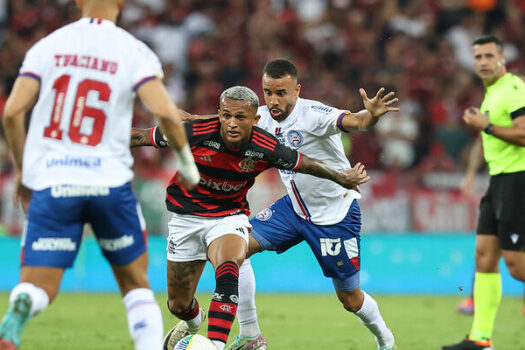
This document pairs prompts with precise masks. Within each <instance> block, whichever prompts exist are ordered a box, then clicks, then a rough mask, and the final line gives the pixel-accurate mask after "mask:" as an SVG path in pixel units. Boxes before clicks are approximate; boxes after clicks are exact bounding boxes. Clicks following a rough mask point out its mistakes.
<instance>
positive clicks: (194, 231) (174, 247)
mask: <svg viewBox="0 0 525 350" xmlns="http://www.w3.org/2000/svg"><path fill="white" fill-rule="evenodd" d="M251 228H252V225H250V221H249V220H248V217H247V216H246V215H244V214H239V215H232V216H225V217H220V218H207V217H202V216H195V215H182V214H177V213H173V217H172V218H171V220H170V222H169V223H168V242H167V243H168V244H167V247H166V252H167V257H168V261H194V260H207V255H206V249H207V248H208V246H209V245H210V244H211V242H213V241H214V240H216V239H217V238H219V237H222V236H225V235H228V234H233V235H237V236H239V237H241V238H243V239H244V240H245V241H246V246H248V240H249V235H250V231H251Z"/></svg>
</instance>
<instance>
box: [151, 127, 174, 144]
mask: <svg viewBox="0 0 525 350" xmlns="http://www.w3.org/2000/svg"><path fill="white" fill-rule="evenodd" d="M149 137H150V139H151V144H152V145H153V146H154V147H156V148H164V147H168V146H169V145H170V144H169V142H168V140H167V139H166V137H165V136H164V134H163V133H162V131H160V128H159V127H158V126H156V127H154V128H152V129H151V131H150V134H149Z"/></svg>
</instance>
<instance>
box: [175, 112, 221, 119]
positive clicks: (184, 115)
mask: <svg viewBox="0 0 525 350" xmlns="http://www.w3.org/2000/svg"><path fill="white" fill-rule="evenodd" d="M180 111H181V112H182V120H190V121H191V120H198V119H212V118H217V117H218V116H219V115H218V114H207V115H198V114H190V113H188V112H186V111H185V110H183V109H180Z"/></svg>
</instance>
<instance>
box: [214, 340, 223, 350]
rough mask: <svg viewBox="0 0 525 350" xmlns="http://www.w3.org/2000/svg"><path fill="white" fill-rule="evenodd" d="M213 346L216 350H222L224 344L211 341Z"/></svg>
mask: <svg viewBox="0 0 525 350" xmlns="http://www.w3.org/2000/svg"><path fill="white" fill-rule="evenodd" d="M212 342H213V344H215V346H216V347H217V349H218V350H224V346H225V345H226V344H224V343H223V342H222V341H218V340H212Z"/></svg>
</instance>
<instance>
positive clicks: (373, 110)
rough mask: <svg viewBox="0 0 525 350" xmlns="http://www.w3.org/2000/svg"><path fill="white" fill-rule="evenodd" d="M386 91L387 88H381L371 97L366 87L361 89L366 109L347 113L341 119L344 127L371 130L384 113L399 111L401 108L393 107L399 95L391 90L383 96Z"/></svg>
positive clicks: (346, 128)
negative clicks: (396, 95)
mask: <svg viewBox="0 0 525 350" xmlns="http://www.w3.org/2000/svg"><path fill="white" fill-rule="evenodd" d="M384 92H385V89H384V88H381V89H379V91H377V93H376V95H375V96H374V97H372V98H369V97H368V95H367V94H366V91H365V90H364V89H362V88H361V89H359V93H360V94H361V97H362V99H363V104H364V105H365V108H366V109H363V110H362V111H359V112H357V113H350V114H347V115H346V116H345V117H344V118H343V120H342V121H341V124H342V127H343V128H344V129H345V130H348V131H350V130H360V129H367V130H369V129H371V128H373V127H374V126H375V125H376V124H377V122H378V121H379V118H380V117H381V116H382V115H384V114H386V113H388V112H398V111H399V108H397V107H392V105H393V104H394V103H396V102H398V101H399V99H398V98H397V97H394V96H395V92H393V91H391V92H389V93H388V94H386V95H385V96H383V93H384Z"/></svg>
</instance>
